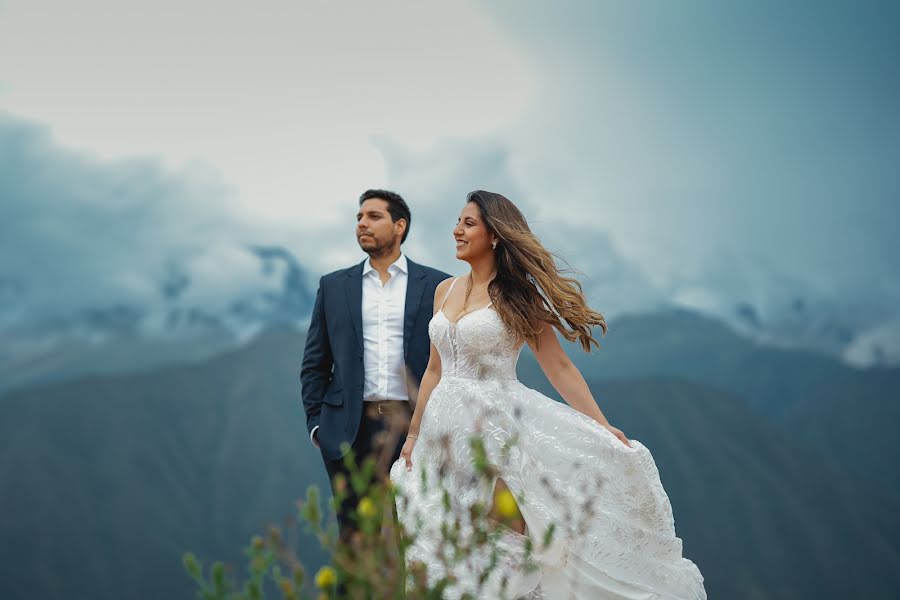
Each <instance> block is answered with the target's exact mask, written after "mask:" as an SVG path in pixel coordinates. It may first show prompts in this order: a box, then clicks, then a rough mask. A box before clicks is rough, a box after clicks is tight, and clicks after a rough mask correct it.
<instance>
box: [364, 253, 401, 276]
mask: <svg viewBox="0 0 900 600" xmlns="http://www.w3.org/2000/svg"><path fill="white" fill-rule="evenodd" d="M408 268H409V266H408V265H407V264H406V255H405V254H403V253H402V252H401V253H400V258H398V259H397V260H395V261H394V262H392V263H391V266H389V267H388V272H393V271H398V270H399V271H401V272H403V273H407V272H408ZM374 270H375V268H374V267H372V261H371V259H367V260H366V262H365V263H363V272H362V274H363V277H365V276H366V275H368V274H369V273H370V272H371V271H374Z"/></svg>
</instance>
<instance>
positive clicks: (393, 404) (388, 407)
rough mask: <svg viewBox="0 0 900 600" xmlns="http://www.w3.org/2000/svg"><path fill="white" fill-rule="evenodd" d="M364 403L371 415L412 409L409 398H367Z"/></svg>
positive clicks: (389, 413)
mask: <svg viewBox="0 0 900 600" xmlns="http://www.w3.org/2000/svg"><path fill="white" fill-rule="evenodd" d="M363 405H365V407H366V414H368V415H370V416H374V415H393V414H397V413H398V412H405V411H409V410H410V407H409V401H408V400H367V401H365V402H363Z"/></svg>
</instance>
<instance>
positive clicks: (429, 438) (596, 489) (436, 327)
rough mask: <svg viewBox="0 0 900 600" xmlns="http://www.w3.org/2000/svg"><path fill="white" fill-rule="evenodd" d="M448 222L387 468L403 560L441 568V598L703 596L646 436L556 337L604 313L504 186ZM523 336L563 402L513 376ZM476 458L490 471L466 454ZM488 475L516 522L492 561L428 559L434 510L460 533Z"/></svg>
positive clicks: (574, 337)
mask: <svg viewBox="0 0 900 600" xmlns="http://www.w3.org/2000/svg"><path fill="white" fill-rule="evenodd" d="M453 235H454V237H455V239H456V256H457V258H459V259H460V260H464V261H466V262H468V263H469V265H470V267H471V271H470V273H469V274H468V275H466V276H463V277H457V278H453V279H449V280H447V281H444V282H443V283H441V284H440V285H439V286H438V288H437V290H436V292H435V313H434V316H433V318H432V319H431V322H430V324H429V328H428V330H429V334H430V336H431V342H432V346H431V356H430V359H429V363H428V368H427V370H426V372H425V375H424V377H423V378H422V382H421V386H420V390H419V396H418V400H417V403H416V407H415V411H414V414H413V417H412V420H411V422H410V426H409V435H408V437H407V440H406V443H405V444H404V446H403V450H402V453H401V457H400V459H399V460H398V461H397V462H395V463H394V464H393V465H392V468H391V481H392V482H393V484H394V486H395V487H396V489H397V490H398V492H399V494H398V498H397V512H398V517H399V519H400V521H401V523H402V524H403V526H404V528H405V529H406V531H407V532H409V533H413V534H414V535H413V537H412V540H413V542H412V544H411V545H410V546H409V547H408V548H407V552H406V559H407V562H408V563H409V564H412V563H413V562H415V561H420V562H421V563H423V564H424V566H425V568H426V574H427V577H428V580H429V581H430V582H435V581H438V580H439V579H440V578H442V577H446V576H450V577H451V578H452V583H451V585H449V587H447V588H446V589H445V590H444V596H445V597H448V598H460V597H462V596H464V595H466V594H468V596H467V597H471V598H489V599H494V598H501V597H504V598H529V599H535V598H547V599H551V600H557V599H564V598H579V599H591V600H594V599H604V598H608V599H627V600H650V599H661V598H665V599H670V598H671V599H681V600H697V599H704V598H706V592H705V590H704V587H703V577H702V576H701V574H700V571H699V570H698V569H697V566H696V565H695V564H694V563H693V562H691V561H690V560H688V559H686V558H684V557H683V556H682V544H681V540H680V539H679V538H678V537H676V535H675V527H674V520H673V516H672V508H671V505H670V503H669V499H668V496H667V495H666V493H665V490H664V489H663V486H662V484H661V483H660V479H659V473H658V471H657V468H656V464H655V462H654V460H653V457H652V455H651V454H650V451H649V450H648V449H647V448H646V447H645V446H643V445H642V444H641V443H640V442H639V441H637V440H629V439H628V438H626V436H625V435H624V434H623V433H622V432H621V431H620V430H619V429H617V428H615V427H613V426H612V425H611V424H610V423H609V422H608V421H607V420H606V418H605V417H604V415H603V413H602V412H601V411H600V409H599V408H598V406H597V403H596V402H595V401H594V398H593V397H592V395H591V392H590V390H589V388H588V386H587V384H586V383H585V381H584V378H583V377H582V376H581V374H580V373H579V372H578V370H577V369H576V368H575V367H574V365H573V364H572V362H571V360H570V359H569V358H568V357H567V356H566V354H565V352H564V350H563V349H562V347H561V346H560V343H559V341H558V339H557V337H556V331H558V332H559V333H560V334H562V335H563V336H564V337H565V338H566V339H568V340H570V341H578V342H580V343H581V345H582V347H583V348H584V349H585V350H586V351H589V350H590V348H591V344H597V341H596V339H594V337H593V335H592V331H591V329H592V327H595V326H599V327H600V328H601V329H602V330H603V331H604V333H605V331H606V323H605V321H604V319H603V316H602V315H601V314H599V313H597V312H596V311H593V310H591V309H590V308H589V307H588V306H587V304H586V302H585V299H584V296H583V294H582V291H581V286H580V284H579V283H578V282H577V281H576V280H574V279H572V278H569V277H565V276H563V275H562V274H561V273H560V272H559V271H558V270H557V268H556V266H555V263H554V261H553V256H552V255H551V254H550V253H549V252H548V251H547V250H546V249H544V248H543V246H542V245H541V244H540V242H539V241H538V240H537V238H535V237H534V235H533V234H532V233H531V231H530V229H529V228H528V224H527V222H526V220H525V218H524V217H523V216H522V213H521V212H520V211H519V210H518V208H516V206H515V205H514V204H513V203H512V202H510V201H509V200H508V199H507V198H505V197H503V196H501V195H499V194H494V193H491V192H484V191H476V192H472V193H471V194H469V196H468V197H467V202H466V205H465V207H464V208H463V210H462V212H461V214H460V220H459V223H458V225H457V226H456V228H455V229H454V231H453ZM525 343H527V344H528V345H529V347H530V348H531V349H532V350H533V352H534V354H535V356H536V358H537V360H538V363H539V364H540V366H541V368H542V369H543V371H544V372H545V374H546V375H547V377H548V379H549V380H550V382H551V383H552V384H553V386H554V387H555V388H556V390H557V391H558V392H559V393H560V395H561V396H562V397H563V399H564V400H565V401H566V403H567V404H562V403H558V402H556V401H554V400H552V399H550V398H548V397H546V396H544V395H542V394H540V393H539V392H537V391H535V390H532V389H530V388H528V387H526V386H524V385H523V384H522V383H520V382H519V381H518V380H517V378H516V362H517V360H518V357H519V353H520V351H521V349H522V346H523V345H524V344H525ZM473 436H477V438H478V439H480V440H482V444H483V445H482V446H478V445H474V446H473V444H472V443H471V440H472V437H473ZM484 458H486V459H487V463H489V464H490V465H491V466H492V469H491V470H490V471H489V473H491V477H490V478H485V477H479V472H478V470H477V468H476V464H479V461H481V464H483V463H484V461H483V459H484ZM482 472H483V471H482ZM486 479H487V480H486ZM423 481H424V482H425V483H426V484H427V485H423ZM497 485H500V486H502V485H505V486H506V487H508V488H509V491H510V492H512V494H513V496H514V498H515V499H516V502H517V504H518V509H519V511H520V513H521V516H522V519H523V520H524V528H523V531H516V530H515V529H513V528H509V527H498V529H497V531H499V532H500V534H499V536H498V537H499V539H498V542H497V544H498V549H499V552H500V553H499V555H498V557H499V561H498V562H497V563H496V565H495V566H494V567H493V568H490V564H491V557H490V556H488V555H486V554H485V555H480V554H479V553H478V552H472V554H471V555H470V556H466V557H464V560H461V561H459V562H457V563H455V564H454V563H452V562H447V561H446V560H443V559H442V558H441V553H442V552H444V551H445V550H446V548H445V545H444V544H443V542H442V539H443V537H444V536H443V534H442V532H441V524H442V523H446V522H447V521H448V520H450V518H452V519H454V520H457V521H458V522H459V523H460V538H461V540H462V541H463V542H465V539H466V535H467V534H471V533H472V526H471V523H472V521H471V520H470V519H471V518H472V517H471V514H472V513H471V511H470V509H471V507H472V506H473V505H475V504H476V503H479V502H480V503H482V505H483V506H490V505H491V502H492V498H493V497H494V494H495V492H496V489H497V488H496V487H495V486H497ZM446 511H449V512H446ZM551 527H552V532H551V533H552V535H551V536H550V537H549V539H551V540H552V542H551V543H550V544H544V543H543V541H544V540H545V539H546V538H545V534H547V532H548V531H547V530H548V528H551ZM528 538H530V539H531V541H532V544H531V550H526V547H527V540H528ZM526 555H527V556H526ZM498 557H495V559H496V558H498ZM529 562H530V563H531V567H527V563H529ZM535 566H536V567H537V568H534V567H535ZM448 570H449V571H450V572H447V571H448ZM485 572H487V577H482V576H481V575H482V574H483V573H485Z"/></svg>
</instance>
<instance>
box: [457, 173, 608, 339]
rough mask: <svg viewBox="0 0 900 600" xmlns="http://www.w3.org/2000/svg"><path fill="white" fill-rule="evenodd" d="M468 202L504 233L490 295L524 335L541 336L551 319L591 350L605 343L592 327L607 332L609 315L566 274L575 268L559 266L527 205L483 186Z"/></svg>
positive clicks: (512, 328) (512, 327)
mask: <svg viewBox="0 0 900 600" xmlns="http://www.w3.org/2000/svg"><path fill="white" fill-rule="evenodd" d="M466 202H472V203H474V204H475V205H476V206H477V207H478V211H479V212H480V213H481V219H482V220H483V221H484V223H485V225H486V226H487V228H488V231H489V232H491V233H493V234H495V235H496V236H497V238H498V239H499V242H498V243H497V248H496V249H495V251H494V253H495V258H496V260H497V275H496V277H495V278H494V279H493V281H491V283H490V285H489V286H488V295H489V296H490V299H491V301H492V302H493V304H494V307H495V308H496V310H497V313H498V314H499V315H500V318H501V319H502V320H503V323H504V324H505V325H506V326H507V327H508V328H509V329H510V331H513V332H516V335H517V336H518V338H519V341H521V342H525V341H528V342H536V341H537V339H538V334H539V333H540V332H541V330H542V329H543V327H544V324H549V325H552V326H553V327H555V328H556V329H557V330H559V332H560V333H561V334H562V335H563V336H564V337H565V338H566V339H567V340H569V341H570V342H574V341H578V342H580V343H581V347H582V348H584V351H585V352H590V351H591V344H594V345H596V346H597V347H599V346H600V342H598V341H597V340H596V339H595V338H594V336H593V333H592V331H591V330H592V328H593V327H595V326H599V327H600V328H601V329H602V330H603V335H606V331H607V326H606V319H604V318H603V315H602V314H600V313H599V312H597V311H595V310H593V309H591V307H589V306H588V305H587V300H585V297H584V291H583V290H582V287H581V283H580V282H579V281H578V280H577V279H575V278H574V277H569V276H567V275H566V274H564V273H571V270H570V269H565V270H561V269H560V268H559V267H557V264H556V261H555V260H554V255H553V254H552V253H551V252H550V251H549V250H547V249H546V248H544V246H543V245H542V244H541V242H540V241H538V239H537V237H535V235H534V234H533V233H532V232H531V229H530V228H529V227H528V221H526V220H525V216H524V215H522V211H520V210H519V209H518V207H516V205H515V204H513V203H512V202H511V201H510V200H509V199H508V198H506V197H505V196H502V195H500V194H495V193H494V192H485V191H483V190H476V191H474V192H471V193H470V194H469V195H468V196H466Z"/></svg>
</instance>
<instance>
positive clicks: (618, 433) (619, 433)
mask: <svg viewBox="0 0 900 600" xmlns="http://www.w3.org/2000/svg"><path fill="white" fill-rule="evenodd" d="M603 426H604V427H606V428H607V429H609V430H610V431H611V432H612V434H613V435H614V436H616V437H617V438H619V440H620V441H621V442H622V443H623V444H625V445H626V446H628V447H629V448H631V442H630V441H628V438H627V437H625V434H624V433H622V430H621V429H619V428H617V427H613V426H612V425H610V424H609V423H606V424H604V425H603Z"/></svg>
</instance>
